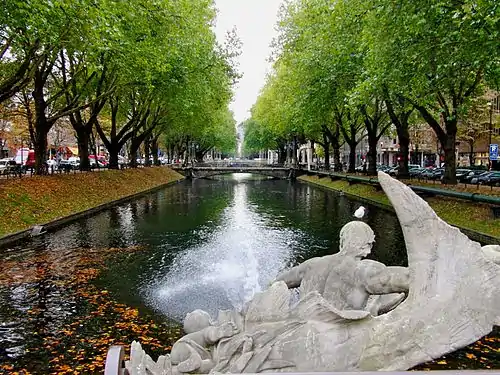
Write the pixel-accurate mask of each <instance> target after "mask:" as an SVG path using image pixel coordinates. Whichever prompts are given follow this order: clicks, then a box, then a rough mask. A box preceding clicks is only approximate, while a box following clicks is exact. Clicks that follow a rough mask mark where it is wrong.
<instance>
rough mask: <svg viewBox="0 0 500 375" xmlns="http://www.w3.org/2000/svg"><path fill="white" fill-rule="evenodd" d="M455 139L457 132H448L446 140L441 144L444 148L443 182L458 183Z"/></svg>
mask: <svg viewBox="0 0 500 375" xmlns="http://www.w3.org/2000/svg"><path fill="white" fill-rule="evenodd" d="M455 141H456V133H455V134H449V133H447V137H446V142H445V143H444V145H441V146H442V147H443V150H444V163H445V168H444V175H443V184H449V185H456V184H457V173H456V170H457V158H456V154H455Z"/></svg>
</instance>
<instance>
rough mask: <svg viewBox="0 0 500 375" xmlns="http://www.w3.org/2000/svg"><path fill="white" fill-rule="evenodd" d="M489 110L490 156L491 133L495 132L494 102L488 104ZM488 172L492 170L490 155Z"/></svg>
mask: <svg viewBox="0 0 500 375" xmlns="http://www.w3.org/2000/svg"><path fill="white" fill-rule="evenodd" d="M488 108H489V109H490V123H489V127H488V137H489V139H488V154H489V150H490V147H491V146H490V145H491V133H492V132H493V103H492V102H488ZM488 170H491V158H490V156H489V155H488Z"/></svg>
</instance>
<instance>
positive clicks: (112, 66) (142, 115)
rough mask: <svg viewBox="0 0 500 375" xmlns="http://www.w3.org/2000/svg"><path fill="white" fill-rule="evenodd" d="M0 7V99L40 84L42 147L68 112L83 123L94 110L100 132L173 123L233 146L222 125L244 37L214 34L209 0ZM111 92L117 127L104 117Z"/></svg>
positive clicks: (68, 0) (63, 0) (143, 130)
mask: <svg viewBox="0 0 500 375" xmlns="http://www.w3.org/2000/svg"><path fill="white" fill-rule="evenodd" d="M0 11H1V14H0V21H2V22H1V23H0V51H5V53H3V54H1V55H0V57H1V59H0V101H1V100H3V98H4V97H8V96H12V95H13V94H14V93H15V92H16V91H19V90H20V89H22V87H24V86H26V85H28V86H34V87H39V90H38V92H42V91H43V92H44V95H43V97H42V96H41V95H38V98H36V97H35V96H34V97H33V100H34V101H35V102H38V103H39V104H37V106H35V108H36V114H35V115H36V117H37V121H36V123H35V124H36V125H35V129H34V131H35V133H36V137H37V139H38V138H40V146H41V147H40V148H43V146H44V145H43V144H44V142H45V141H44V139H46V134H47V133H48V131H49V130H50V128H51V126H52V125H53V122H54V121H55V120H56V119H57V118H60V117H64V116H73V118H72V124H73V126H74V127H75V129H77V128H78V127H80V128H82V127H83V126H85V127H86V130H85V131H86V132H87V133H90V131H91V129H92V126H93V122H94V121H95V120H94V119H99V122H98V123H97V124H96V125H99V124H103V128H104V130H102V129H101V130H102V131H101V132H100V133H99V134H100V135H101V137H103V136H104V137H107V136H109V137H110V139H111V138H113V137H118V138H119V140H127V139H128V138H130V137H132V139H136V140H139V141H140V140H141V139H142V138H141V137H142V136H143V135H144V136H147V135H148V133H151V132H152V131H153V130H152V129H153V128H154V129H155V135H157V134H158V133H161V132H167V130H169V129H170V128H172V129H173V130H174V132H175V131H178V132H182V133H183V134H184V135H187V136H190V137H191V139H194V138H196V137H200V138H208V136H207V134H209V133H210V132H212V133H214V134H216V135H217V136H216V137H213V138H214V139H215V138H216V141H215V142H216V143H220V144H221V147H223V148H226V149H227V148H232V147H233V146H232V145H234V143H235V132H234V131H232V130H231V131H227V129H226V128H228V129H229V128H230V126H229V127H228V126H226V125H228V124H229V120H228V118H229V115H228V105H229V102H230V101H231V98H232V95H233V93H232V85H233V84H234V83H235V82H236V80H237V79H238V77H239V73H238V72H237V71H236V64H235V58H236V57H237V56H238V55H239V48H240V46H239V41H238V39H237V36H236V35H235V33H234V32H233V33H230V34H229V35H228V39H227V42H226V44H225V45H220V44H219V43H218V42H217V41H216V37H215V34H214V31H213V25H214V22H215V16H216V9H215V6H214V1H212V0H162V1H155V0H131V1H126V2H123V1H117V0H111V1H108V0H76V1H75V0H57V1H51V2H46V1H41V0H40V1H39V0H28V1H25V2H22V1H7V2H3V3H2V6H1V8H0ZM21 67H24V70H23V71H22V72H21V73H22V74H20V73H19V70H20V68H21ZM16 75H17V76H20V77H19V78H17V81H15V82H13V83H12V84H11V85H10V86H9V85H7V83H9V82H10V81H12V79H13V78H15V77H16ZM35 75H36V76H37V77H39V78H38V79H36V80H35V79H34V77H35ZM27 91H36V90H34V89H33V88H32V87H28V90H27ZM2 94H4V96H2ZM111 98H113V101H114V102H115V104H116V106H117V107H118V108H119V110H118V112H116V113H115V114H116V117H115V118H114V120H116V121H114V123H115V124H116V126H115V128H116V129H115V130H116V132H117V133H118V134H111V133H109V131H108V130H106V126H105V123H106V122H111V121H110V117H111V115H112V111H111V107H112V106H106V102H109V100H110V99H111ZM43 101H45V103H43ZM40 103H41V104H40ZM116 106H115V107H116ZM43 107H46V109H45V108H43ZM38 119H43V121H39V120H38ZM42 122H43V125H39V124H42ZM233 124H234V122H233ZM108 128H109V126H108ZM120 129H124V132H122V133H119V131H120ZM223 134H224V136H222V135H223ZM127 137H128V138H127ZM200 142H201V141H200ZM104 143H105V144H106V142H104ZM118 144H120V143H119V142H118ZM231 144H232V145H231Z"/></svg>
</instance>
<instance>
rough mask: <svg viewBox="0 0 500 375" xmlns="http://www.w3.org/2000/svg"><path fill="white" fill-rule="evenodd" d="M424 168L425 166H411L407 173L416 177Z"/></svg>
mask: <svg viewBox="0 0 500 375" xmlns="http://www.w3.org/2000/svg"><path fill="white" fill-rule="evenodd" d="M426 170H427V169H426V168H422V167H418V168H412V169H410V170H409V171H408V174H409V175H410V177H413V178H417V177H420V175H421V174H422V173H423V172H425V171H426Z"/></svg>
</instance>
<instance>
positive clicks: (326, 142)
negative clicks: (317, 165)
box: [323, 132, 330, 171]
mask: <svg viewBox="0 0 500 375" xmlns="http://www.w3.org/2000/svg"><path fill="white" fill-rule="evenodd" d="M323 143H324V146H323V150H324V151H325V169H326V170H327V171H328V170H330V141H329V140H328V137H327V136H326V134H325V133H324V132H323Z"/></svg>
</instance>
